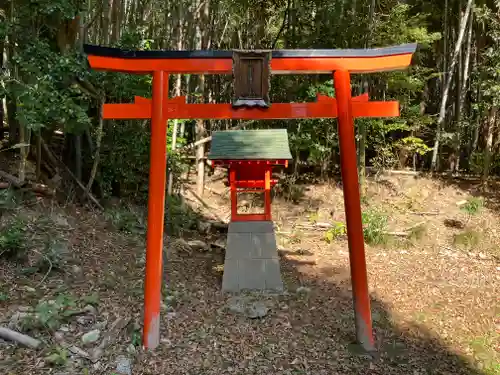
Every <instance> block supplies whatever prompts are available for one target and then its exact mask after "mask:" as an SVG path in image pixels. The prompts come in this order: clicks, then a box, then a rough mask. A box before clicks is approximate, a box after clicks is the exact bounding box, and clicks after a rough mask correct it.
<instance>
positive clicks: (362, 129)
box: [353, 0, 376, 196]
mask: <svg viewBox="0 0 500 375" xmlns="http://www.w3.org/2000/svg"><path fill="white" fill-rule="evenodd" d="M375 6H376V0H372V1H371V4H370V14H369V18H368V32H367V33H366V40H365V48H369V47H370V44H371V35H372V25H373V19H374V16H375ZM355 7H356V5H355V3H353V13H354V14H355V13H356V8H355ZM368 85H369V83H368V78H366V79H365V80H364V82H363V86H364V91H365V92H368ZM366 138H367V129H366V122H365V121H363V120H361V121H360V122H359V154H358V155H359V156H358V173H359V190H360V193H361V195H362V196H363V195H364V194H365V190H366V144H367V142H366Z"/></svg>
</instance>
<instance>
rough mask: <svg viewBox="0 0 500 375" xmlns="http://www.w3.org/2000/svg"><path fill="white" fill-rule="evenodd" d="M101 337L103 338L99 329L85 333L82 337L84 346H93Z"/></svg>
mask: <svg viewBox="0 0 500 375" xmlns="http://www.w3.org/2000/svg"><path fill="white" fill-rule="evenodd" d="M100 336H101V331H99V330H98V329H94V330H92V331H89V332H87V333H85V334H84V335H83V336H82V342H83V344H84V345H88V344H93V343H94V342H96V341H97V340H99V337H100Z"/></svg>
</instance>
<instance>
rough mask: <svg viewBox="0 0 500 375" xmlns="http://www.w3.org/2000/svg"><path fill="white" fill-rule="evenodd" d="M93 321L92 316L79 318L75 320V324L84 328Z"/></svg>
mask: <svg viewBox="0 0 500 375" xmlns="http://www.w3.org/2000/svg"><path fill="white" fill-rule="evenodd" d="M93 320H94V318H93V317H92V316H79V317H78V318H76V322H77V323H78V324H80V325H82V326H86V325H88V324H89V323H92V321H93Z"/></svg>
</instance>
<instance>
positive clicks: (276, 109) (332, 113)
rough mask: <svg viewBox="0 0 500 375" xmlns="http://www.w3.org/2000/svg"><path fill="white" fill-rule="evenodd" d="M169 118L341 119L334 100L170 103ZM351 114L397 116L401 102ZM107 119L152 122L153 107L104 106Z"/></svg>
mask: <svg viewBox="0 0 500 375" xmlns="http://www.w3.org/2000/svg"><path fill="white" fill-rule="evenodd" d="M164 111H165V114H166V116H168V118H173V119H217V120H223V119H234V120H236V119H240V120H251V119H254V120H273V119H274V120H276V119H301V118H336V117H337V116H338V111H337V103H336V101H335V99H332V98H330V99H329V100H320V101H318V102H317V103H273V104H272V105H271V107H270V108H267V109H261V108H238V109H235V108H233V107H232V105H231V104H183V103H179V102H178V101H168V102H167V103H166V104H165V105H164ZM352 114H353V117H355V118H360V117H397V116H399V103H398V102H396V101H388V102H363V101H355V102H352ZM103 118H104V119H116V120H120V119H122V120H124V119H149V118H151V105H150V104H149V102H146V101H144V100H143V99H140V100H139V101H138V102H136V103H127V104H104V106H103Z"/></svg>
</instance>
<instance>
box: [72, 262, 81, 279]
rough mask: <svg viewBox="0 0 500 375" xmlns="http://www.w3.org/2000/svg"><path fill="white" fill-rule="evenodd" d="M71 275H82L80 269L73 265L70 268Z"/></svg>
mask: <svg viewBox="0 0 500 375" xmlns="http://www.w3.org/2000/svg"><path fill="white" fill-rule="evenodd" d="M71 273H72V274H73V275H75V276H80V275H81V274H82V273H83V271H82V267H80V266H77V265H76V264H73V265H72V266H71Z"/></svg>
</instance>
